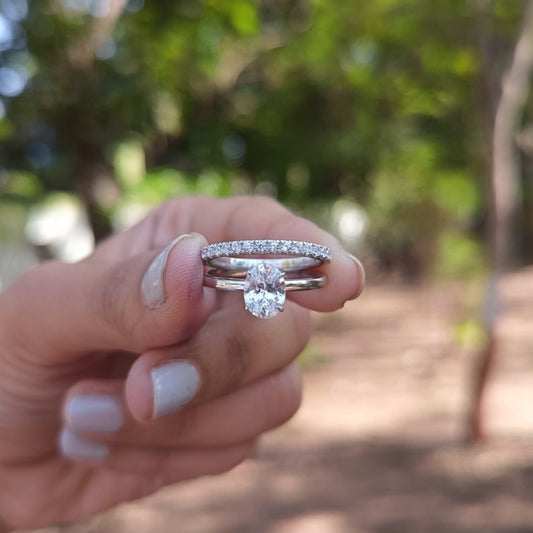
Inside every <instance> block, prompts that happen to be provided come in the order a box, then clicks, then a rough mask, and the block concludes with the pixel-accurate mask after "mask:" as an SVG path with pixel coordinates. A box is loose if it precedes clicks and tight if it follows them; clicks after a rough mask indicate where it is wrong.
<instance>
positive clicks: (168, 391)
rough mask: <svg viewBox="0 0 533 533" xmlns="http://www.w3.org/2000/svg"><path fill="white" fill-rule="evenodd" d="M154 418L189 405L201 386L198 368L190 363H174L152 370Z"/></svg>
mask: <svg viewBox="0 0 533 533" xmlns="http://www.w3.org/2000/svg"><path fill="white" fill-rule="evenodd" d="M151 373H152V383H153V387H154V411H153V417H154V418H158V417H160V416H163V415H166V414H168V413H172V412H173V411H177V410H178V409H180V408H181V407H183V406H184V405H185V404H187V403H189V402H190V401H191V400H192V399H193V398H194V396H195V395H196V392H197V391H198V386H199V385H200V376H199V375H198V370H196V367H195V366H194V365H193V364H192V363H189V362H188V361H173V362H172V363H166V364H163V365H161V366H157V367H155V368H153V369H152V372H151Z"/></svg>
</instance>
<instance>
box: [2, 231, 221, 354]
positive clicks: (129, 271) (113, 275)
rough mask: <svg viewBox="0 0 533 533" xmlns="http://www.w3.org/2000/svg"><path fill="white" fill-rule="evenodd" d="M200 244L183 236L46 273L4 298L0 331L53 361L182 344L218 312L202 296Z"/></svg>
mask: <svg viewBox="0 0 533 533" xmlns="http://www.w3.org/2000/svg"><path fill="white" fill-rule="evenodd" d="M203 244H205V239H203V237H201V236H200V235H182V236H181V237H179V238H177V239H175V240H173V241H171V243H170V244H167V245H166V246H165V247H164V248H162V249H158V250H153V251H146V252H143V253H139V254H137V255H134V256H132V257H130V258H128V259H125V260H123V261H120V262H107V261H102V260H101V259H99V257H98V256H96V257H93V258H90V259H88V260H86V261H83V262H81V263H78V264H70V265H67V264H63V263H49V264H46V265H43V266H41V267H38V268H36V269H35V270H33V271H31V272H30V273H28V274H27V275H26V276H23V277H22V278H21V279H20V280H19V282H18V283H16V284H15V285H14V286H12V287H11V288H10V289H9V290H8V291H6V293H5V294H4V295H2V298H1V299H0V323H2V325H3V327H5V328H6V335H7V336H8V338H9V335H15V336H16V337H17V339H19V340H22V341H23V342H25V343H26V347H27V348H28V350H27V351H28V352H30V353H32V352H34V353H40V354H42V353H43V351H45V352H46V353H48V354H50V357H52V358H55V360H58V359H61V358H62V357H63V356H64V354H65V353H74V354H80V353H83V352H84V351H87V350H93V349H99V348H107V349H109V348H111V349H120V350H130V351H135V352H141V351H143V350H145V349H146V348H148V347H154V346H165V345H168V344H173V343H177V342H180V341H182V340H183V339H185V338H187V337H189V336H190V335H191V334H192V333H193V332H194V331H196V329H197V328H198V327H199V325H201V324H202V323H203V322H204V321H205V320H206V319H207V317H208V315H209V313H210V311H211V309H212V307H213V304H214V301H213V295H212V294H211V293H210V292H209V291H207V290H206V289H204V288H203V278H202V264H201V261H200V258H199V250H200V248H201V246H202V245H203ZM21 316H23V317H24V320H21V319H20V317H21Z"/></svg>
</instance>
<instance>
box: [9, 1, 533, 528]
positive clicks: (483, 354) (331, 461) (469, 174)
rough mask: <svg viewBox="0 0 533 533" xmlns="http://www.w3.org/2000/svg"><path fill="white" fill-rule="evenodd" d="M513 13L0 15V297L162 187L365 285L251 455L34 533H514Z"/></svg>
mask: <svg viewBox="0 0 533 533" xmlns="http://www.w3.org/2000/svg"><path fill="white" fill-rule="evenodd" d="M532 71H533V7H532V2H530V1H521V0H438V1H431V2H430V1H427V0H372V1H363V0H328V1H326V0H262V1H259V0H256V1H253V0H232V1H231V2H222V1H217V0H167V1H165V2H162V1H160V2H155V1H144V0H129V1H127V0H0V290H1V288H2V287H4V288H5V287H7V286H8V285H9V284H10V283H11V282H12V281H13V280H14V279H15V278H16V277H17V276H19V275H20V274H21V272H23V271H24V270H25V269H27V268H30V267H31V266H32V265H34V264H37V263H38V262H39V261H42V260H45V259H49V258H58V259H62V260H66V261H76V260H79V259H81V258H83V257H85V256H86V255H87V254H89V253H90V252H91V250H92V249H93V247H94V245H95V243H96V242H98V240H100V239H102V238H105V236H106V235H108V234H109V233H110V232H112V231H119V230H122V229H124V228H127V227H129V226H130V225H132V224H134V223H135V222H136V221H138V220H139V219H140V218H142V217H143V216H144V214H146V213H147V212H148V211H149V210H150V209H151V208H152V207H153V206H155V205H157V204H159V203H160V202H162V201H164V200H165V199H167V198H169V197H172V196H175V195H190V194H207V195H214V196H227V195H234V194H260V195H268V196H272V197H275V198H277V199H278V200H280V201H281V202H283V203H284V204H285V205H287V206H289V207H290V208H292V209H294V210H295V211H297V212H299V213H301V214H303V215H305V216H307V217H309V218H311V219H313V220H315V221H316V222H317V223H319V224H320V225H321V226H323V227H325V228H327V229H328V230H330V231H332V232H333V233H334V234H336V235H337V236H338V237H339V239H340V240H341V241H342V242H343V244H344V246H345V247H346V248H347V249H349V250H350V251H352V252H354V253H356V254H357V255H358V256H360V257H361V258H362V259H363V261H364V263H365V266H366V267H367V273H368V280H369V286H368V289H367V290H366V292H365V294H364V295H363V297H362V298H361V299H360V300H358V301H357V302H354V303H350V304H349V305H347V306H346V307H345V308H344V309H343V310H342V311H340V312H338V313H335V314H332V315H325V316H316V317H315V321H316V329H317V331H316V335H315V337H314V340H313V341H312V343H311V345H310V346H309V347H308V348H307V349H306V351H305V352H304V354H302V357H301V365H302V367H303V368H304V370H305V380H306V386H307V387H306V391H307V393H306V398H305V401H304V406H303V409H302V411H301V413H300V414H298V415H297V416H296V418H295V419H294V420H293V421H291V422H290V423H289V424H288V425H287V426H286V427H285V428H283V429H282V430H280V431H277V432H275V433H273V434H272V435H270V436H268V437H267V438H266V439H265V441H264V442H263V444H262V445H261V446H260V447H259V449H258V452H257V456H256V457H255V459H254V460H252V461H249V462H248V463H246V464H244V465H242V466H241V467H239V468H238V469H237V470H236V471H234V472H233V473H231V474H229V475H227V476H224V477H222V478H220V479H212V480H200V481H198V482H193V483H190V484H187V485H184V486H183V487H177V488H170V489H167V490H165V491H162V492H161V493H160V494H158V495H156V496H154V497H152V498H149V499H147V500H145V501H142V502H140V503H136V504H130V505H124V506H122V507H120V508H118V509H116V510H114V511H112V512H110V513H107V514H106V515H103V516H101V517H97V518H95V519H94V520H92V521H91V522H88V523H85V524H79V525H73V526H63V527H58V528H51V529H48V530H47V531H49V532H50V533H57V532H69V533H74V532H84V531H91V532H98V533H104V532H115V531H117V532H122V531H124V532H138V533H144V532H152V531H158V532H167V531H168V532H175V531H180V532H189V531H190V532H204V531H205V532H214V533H218V532H221V533H222V532H224V533H226V532H227V533H230V532H243V533H244V532H251V531H254V532H255V531H268V532H276V533H277V532H279V533H295V532H306V533H307V532H309V533H314V532H325V533H329V532H331V533H344V532H362V533H365V532H379V533H395V532H398V533H402V532H410V533H412V532H427V531H432V532H437V533H438V532H445V531H446V532H447V531H450V532H462V531H465V532H466V531H476V532H516V533H518V532H525V531H533V508H531V506H530V501H529V500H530V493H531V488H532V487H533V466H532V465H533V412H532V409H531V407H530V406H531V405H533V357H532V354H533V352H532V349H533V340H532V339H533V331H532V328H531V323H532V322H531V321H532V319H533V304H532V303H531V298H530V295H531V294H532V292H533V270H531V269H530V268H529V267H528V264H530V263H531V261H532V260H533V246H532V244H533V210H532V205H533V160H532V158H531V154H532V153H533V123H532V122H531V116H532V115H533V99H532V98H531V96H530V94H529V93H530V81H531V74H532Z"/></svg>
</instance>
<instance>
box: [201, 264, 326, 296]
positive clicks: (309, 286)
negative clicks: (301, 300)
mask: <svg viewBox="0 0 533 533" xmlns="http://www.w3.org/2000/svg"><path fill="white" fill-rule="evenodd" d="M269 263H270V262H269ZM227 274H228V273H227V272H226V271H223V270H217V269H212V270H209V271H208V272H206V273H205V275H204V285H205V286H206V287H213V288H214V289H219V290H222V291H242V290H244V287H245V285H246V278H245V277H242V275H233V274H234V273H233V272H232V273H231V274H232V275H231V276H228V275H227ZM299 274H300V276H298V277H296V276H295V274H294V273H293V275H294V276H295V277H291V276H290V275H289V276H285V291H286V292H292V291H310V290H313V289H320V288H322V287H323V286H324V285H325V283H326V276H321V275H320V274H316V273H315V272H308V271H303V272H299Z"/></svg>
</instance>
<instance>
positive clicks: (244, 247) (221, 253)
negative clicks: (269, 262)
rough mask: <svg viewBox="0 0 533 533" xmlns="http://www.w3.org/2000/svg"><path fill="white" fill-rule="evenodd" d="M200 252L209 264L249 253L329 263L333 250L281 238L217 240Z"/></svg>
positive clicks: (320, 245) (319, 245) (310, 243)
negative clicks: (287, 256)
mask: <svg viewBox="0 0 533 533" xmlns="http://www.w3.org/2000/svg"><path fill="white" fill-rule="evenodd" d="M200 254H201V257H202V260H203V261H204V263H208V264H211V261H212V260H213V259H218V258H220V257H240V256H247V255H289V256H293V257H296V258H299V257H306V258H311V259H316V260H318V261H319V264H321V263H329V262H330V261H331V251H330V249H329V248H328V247H327V246H323V245H322V244H315V243H313V242H305V241H287V240H279V239H275V240H274V239H266V240H245V241H226V242H217V243H214V244H208V245H207V246H204V247H203V248H202V250H201V252H200ZM315 266H316V265H315Z"/></svg>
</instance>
